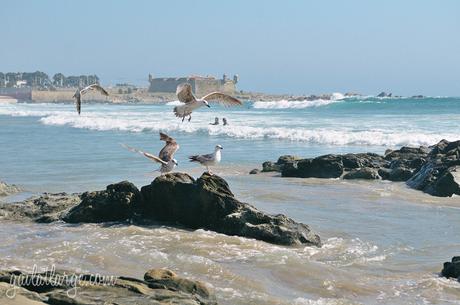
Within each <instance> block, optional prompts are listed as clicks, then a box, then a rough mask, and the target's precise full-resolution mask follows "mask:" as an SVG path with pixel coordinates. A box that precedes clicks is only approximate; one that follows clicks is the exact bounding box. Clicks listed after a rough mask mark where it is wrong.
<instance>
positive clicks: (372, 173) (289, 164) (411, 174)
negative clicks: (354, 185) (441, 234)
mask: <svg viewBox="0 0 460 305" xmlns="http://www.w3.org/2000/svg"><path fill="white" fill-rule="evenodd" d="M280 158H281V157H280ZM278 162H279V161H278ZM278 162H277V163H272V162H269V161H267V162H265V163H264V164H272V165H274V167H273V168H272V170H278V171H279V172H281V176H283V177H299V178H310V177H312V178H339V177H343V179H380V178H381V179H383V180H390V181H400V182H407V185H409V186H410V187H412V188H414V189H418V190H422V191H424V192H425V193H428V194H431V195H434V196H452V195H454V194H456V195H460V141H455V142H449V141H446V140H442V141H440V142H439V143H438V144H436V145H433V146H431V147H423V146H422V147H402V148H400V149H397V150H387V151H386V152H385V155H383V156H381V155H378V154H374V153H359V154H344V155H332V154H330V155H324V156H319V157H316V158H307V159H298V158H296V159H286V161H285V162H283V163H282V164H280V165H279V164H278Z"/></svg>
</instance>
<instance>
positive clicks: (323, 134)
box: [40, 114, 456, 146]
mask: <svg viewBox="0 0 460 305" xmlns="http://www.w3.org/2000/svg"><path fill="white" fill-rule="evenodd" d="M40 122H42V123H43V124H45V125H55V126H64V125H67V126H71V127H75V128H85V129H90V130H97V131H109V130H118V131H128V132H157V131H160V130H161V131H166V132H183V133H198V134H205V135H211V136H225V137H230V138H241V139H278V140H290V141H303V142H307V143H311V144H325V145H338V146H341V145H370V146H402V145H431V144H433V143H436V142H438V141H439V140H441V139H442V138H447V139H449V140H454V139H455V138H456V135H454V134H444V135H443V136H441V135H439V134H428V133H414V132H412V133H410V134H409V133H406V132H403V131H401V132H395V131H388V130H379V129H374V130H367V131H353V130H344V129H341V130H338V129H325V128H318V129H307V128H286V127H266V126H264V127H254V126H238V125H234V124H233V125H232V126H231V128H227V127H224V126H206V125H204V124H202V123H201V124H196V123H195V124H182V123H180V122H176V121H170V120H164V121H150V120H149V119H147V118H138V119H134V118H120V117H117V116H110V117H109V116H107V117H92V116H91V117H77V116H75V115H74V114H72V115H62V114H60V115H49V116H45V117H43V118H41V119H40ZM203 125H204V126H203Z"/></svg>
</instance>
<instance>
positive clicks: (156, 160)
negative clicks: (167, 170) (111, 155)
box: [121, 144, 168, 165]
mask: <svg viewBox="0 0 460 305" xmlns="http://www.w3.org/2000/svg"><path fill="white" fill-rule="evenodd" d="M121 146H123V147H124V148H126V149H127V150H129V151H132V152H135V153H138V154H141V155H143V156H144V157H147V158H149V159H150V160H152V161H155V162H158V163H161V164H165V165H166V164H167V163H168V162H165V161H163V160H161V159H160V158H158V157H157V156H154V155H152V154H149V153H148V152H144V151H142V150H139V149H137V148H134V147H131V146H128V145H126V144H121Z"/></svg>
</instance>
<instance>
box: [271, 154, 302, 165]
mask: <svg viewBox="0 0 460 305" xmlns="http://www.w3.org/2000/svg"><path fill="white" fill-rule="evenodd" d="M300 159H302V158H300V157H297V156H293V155H284V156H280V157H279V158H278V161H276V165H280V166H283V165H284V164H286V163H293V162H296V161H299V160H300Z"/></svg>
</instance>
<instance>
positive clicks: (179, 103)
mask: <svg viewBox="0 0 460 305" xmlns="http://www.w3.org/2000/svg"><path fill="white" fill-rule="evenodd" d="M166 105H168V106H180V105H182V103H181V102H180V101H172V102H167V103H166Z"/></svg>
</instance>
